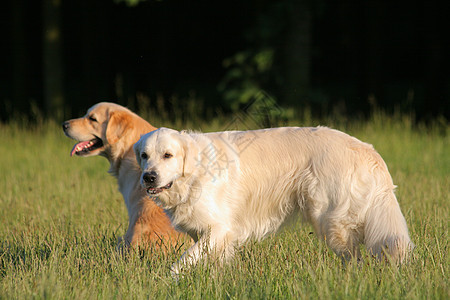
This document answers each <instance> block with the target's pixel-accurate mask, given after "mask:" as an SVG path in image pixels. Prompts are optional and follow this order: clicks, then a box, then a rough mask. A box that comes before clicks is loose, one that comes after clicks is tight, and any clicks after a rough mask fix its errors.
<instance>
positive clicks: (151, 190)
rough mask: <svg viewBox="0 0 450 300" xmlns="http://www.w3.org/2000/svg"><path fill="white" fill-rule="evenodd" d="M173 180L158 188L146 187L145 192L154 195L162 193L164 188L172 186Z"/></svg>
mask: <svg viewBox="0 0 450 300" xmlns="http://www.w3.org/2000/svg"><path fill="white" fill-rule="evenodd" d="M172 184H173V182H169V183H168V184H167V185H165V186H162V187H158V188H147V194H149V195H150V196H156V195H158V194H159V193H162V192H163V191H164V190H168V189H170V188H171V187H172Z"/></svg>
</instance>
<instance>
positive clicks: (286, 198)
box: [134, 127, 412, 276]
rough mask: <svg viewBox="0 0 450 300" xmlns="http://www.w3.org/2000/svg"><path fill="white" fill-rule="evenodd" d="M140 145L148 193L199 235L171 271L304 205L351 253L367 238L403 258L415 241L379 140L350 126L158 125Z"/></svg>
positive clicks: (222, 254)
mask: <svg viewBox="0 0 450 300" xmlns="http://www.w3.org/2000/svg"><path fill="white" fill-rule="evenodd" d="M134 150H135V152H136V158H137V161H138V163H139V165H140V166H141V169H142V170H143V172H142V175H141V184H142V186H143V187H144V188H145V189H146V190H147V194H149V195H150V196H152V197H153V199H154V200H155V202H156V203H158V205H160V206H161V207H162V208H164V210H165V211H166V212H167V213H168V215H169V216H170V218H171V220H172V224H174V225H175V226H176V227H177V228H179V229H181V230H182V231H184V232H186V233H188V234H191V235H192V237H193V238H194V239H195V236H196V235H198V236H200V239H199V240H198V241H197V242H196V243H195V245H194V246H192V247H191V248H189V249H188V250H187V251H186V252H185V253H184V254H183V256H182V257H181V259H180V261H179V262H178V263H176V264H175V265H174V266H173V268H172V272H173V274H174V276H177V275H178V274H179V272H180V271H181V270H182V269H183V268H184V267H187V266H189V265H192V264H195V263H196V262H197V261H198V260H199V259H200V258H202V257H203V256H204V254H205V253H209V255H214V257H215V258H218V259H219V261H222V260H224V259H227V258H230V257H232V255H233V251H234V249H235V248H236V246H239V245H241V244H243V243H244V242H245V241H247V240H248V239H249V238H254V239H258V240H259V239H262V238H264V237H266V236H267V235H268V234H271V233H274V232H276V231H277V230H278V229H279V228H280V227H281V226H282V225H283V224H284V223H285V221H287V220H288V219H289V217H291V216H295V215H296V214H297V213H300V214H303V216H304V218H305V219H306V220H308V221H309V222H310V223H311V224H312V226H313V228H314V230H315V232H316V234H317V235H318V236H319V237H320V238H322V239H323V240H325V241H326V243H327V245H328V246H329V247H330V248H331V249H333V250H334V252H335V253H337V254H338V255H339V256H341V257H343V258H344V259H350V258H351V257H354V256H356V257H359V255H360V252H359V244H360V243H364V244H365V245H366V247H367V248H368V250H369V251H370V252H371V253H372V254H373V255H375V256H377V257H378V258H380V259H381V258H382V257H383V256H384V255H385V254H386V253H387V254H388V255H389V256H390V257H392V258H393V259H394V260H396V261H402V260H404V259H405V257H406V255H407V252H408V250H409V249H410V248H411V247H412V243H411V241H410V238H409V234H408V228H407V225H406V221H405V218H404V217H403V215H402V212H401V210H400V207H399V205H398V202H397V199H396V197H395V195H394V189H395V186H394V184H393V182H392V178H391V176H390V174H389V172H388V168H387V166H386V164H385V163H384V161H383V159H382V158H381V156H380V155H379V154H378V153H377V152H376V151H375V150H374V148H373V147H372V145H369V144H366V143H363V142H361V141H359V140H358V139H356V138H354V137H351V136H349V135H347V134H345V133H343V132H340V131H337V130H333V129H329V128H326V127H315V128H295V127H284V128H273V129H263V130H254V131H228V132H215V133H204V134H202V133H195V132H179V131H175V130H172V129H167V128H161V129H158V130H155V131H153V132H151V133H148V134H146V135H144V136H143V137H142V138H141V139H140V140H139V141H138V142H137V143H136V144H135V146H134ZM385 258H386V257H385Z"/></svg>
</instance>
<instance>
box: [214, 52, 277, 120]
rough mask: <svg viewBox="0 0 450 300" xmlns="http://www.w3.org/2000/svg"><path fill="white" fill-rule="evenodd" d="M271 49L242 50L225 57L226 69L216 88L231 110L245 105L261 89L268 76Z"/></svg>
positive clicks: (271, 56)
mask: <svg viewBox="0 0 450 300" xmlns="http://www.w3.org/2000/svg"><path fill="white" fill-rule="evenodd" d="M273 55H274V51H273V49H270V48H266V49H262V50H260V51H242V52H238V53H236V54H235V55H234V56H232V57H230V58H227V59H225V60H224V62H223V66H224V67H225V68H226V69H227V70H228V71H227V73H226V74H225V76H224V78H223V80H222V81H221V82H220V83H219V86H218V89H219V91H221V92H222V93H223V97H224V100H225V102H226V103H227V104H228V105H229V107H230V108H231V110H232V111H236V110H238V109H240V108H241V107H242V105H247V104H249V102H250V101H251V100H252V99H253V98H254V97H255V95H257V94H258V93H259V92H260V91H261V90H262V89H263V84H264V81H265V80H266V79H267V77H268V76H270V71H271V69H272V64H273Z"/></svg>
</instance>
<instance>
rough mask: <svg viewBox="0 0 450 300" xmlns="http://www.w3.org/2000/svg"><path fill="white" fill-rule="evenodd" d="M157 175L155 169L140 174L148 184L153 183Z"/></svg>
mask: <svg viewBox="0 0 450 300" xmlns="http://www.w3.org/2000/svg"><path fill="white" fill-rule="evenodd" d="M157 177H158V174H157V173H156V172H155V171H151V172H146V173H144V175H142V179H143V180H144V182H145V183H148V184H154V183H155V182H156V178H157Z"/></svg>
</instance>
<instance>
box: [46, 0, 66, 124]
mask: <svg viewBox="0 0 450 300" xmlns="http://www.w3.org/2000/svg"><path fill="white" fill-rule="evenodd" d="M42 5H43V13H42V16H43V49H42V50H43V51H42V55H43V58H42V62H43V79H44V89H43V91H44V106H45V111H46V113H47V115H52V116H55V118H56V119H57V120H62V119H63V117H64V115H63V113H64V88H63V65H62V53H61V38H62V36H61V0H43V1H42Z"/></svg>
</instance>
